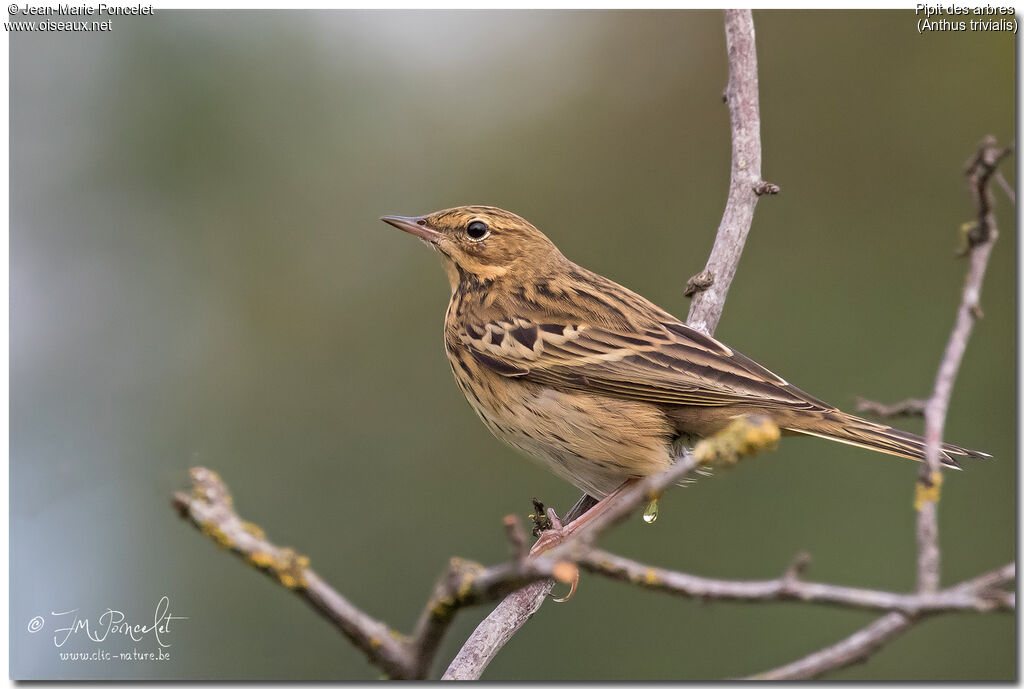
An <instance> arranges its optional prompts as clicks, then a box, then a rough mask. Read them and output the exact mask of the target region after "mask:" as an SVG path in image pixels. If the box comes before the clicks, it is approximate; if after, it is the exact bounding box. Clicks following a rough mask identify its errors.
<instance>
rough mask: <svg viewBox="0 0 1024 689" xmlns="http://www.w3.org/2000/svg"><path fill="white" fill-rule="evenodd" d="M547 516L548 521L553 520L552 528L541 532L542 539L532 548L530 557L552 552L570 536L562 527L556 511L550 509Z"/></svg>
mask: <svg viewBox="0 0 1024 689" xmlns="http://www.w3.org/2000/svg"><path fill="white" fill-rule="evenodd" d="M547 515H548V519H549V520H551V528H550V529H545V530H544V531H541V533H540V538H538V539H537V542H536V543H534V544H533V547H532V548H530V557H536V556H537V555H540V554H541V553H543V552H544V551H546V550H551V549H552V548H554V547H555V546H556V545H559V544H560V543H561V542H562V541H563V540H564V539H565V538H566V536H568V535H569V532H568V530H567V529H566V528H565V527H564V526H563V525H562V520H561V519H559V518H558V513H556V512H555V510H553V509H552V508H550V507H549V508H548V509H547Z"/></svg>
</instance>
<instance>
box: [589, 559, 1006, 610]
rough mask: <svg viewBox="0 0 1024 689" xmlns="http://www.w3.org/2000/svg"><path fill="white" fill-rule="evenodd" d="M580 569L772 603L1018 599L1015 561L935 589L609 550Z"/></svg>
mask: <svg viewBox="0 0 1024 689" xmlns="http://www.w3.org/2000/svg"><path fill="white" fill-rule="evenodd" d="M577 562H578V564H579V566H580V569H583V570H586V571H589V572H592V573H595V574H600V575H602V576H605V577H609V578H611V579H617V580H619V581H625V582H629V583H631V584H635V585H637V586H641V587H643V588H647V589H651V590H654V591H661V592H664V593H671V594H674V595H678V596H682V597H684V598H696V599H699V600H732V601H744V602H767V601H787V600H795V601H802V602H805V603H820V604H824V605H834V606H837V607H845V608H856V609H860V610H880V611H883V612H884V611H898V612H903V613H906V614H909V615H918V614H922V613H926V612H940V611H941V612H957V611H959V612H988V611H990V610H1013V609H1014V601H1013V600H1012V599H1011V598H1009V595H1010V594H1009V592H1007V591H1005V590H1003V589H1002V588H1000V587H1002V586H1004V585H1005V584H1007V583H1009V582H1012V581H1013V580H1014V577H1015V575H1016V569H1015V565H1014V564H1013V563H1010V564H1008V565H1005V566H1003V567H1000V568H999V569H997V570H993V571H992V572H987V573H985V574H984V575H982V577H979V578H976V579H974V580H971V581H967V582H964V583H963V584H961V585H958V586H954V587H952V588H948V589H945V590H942V591H938V592H936V593H932V594H922V593H893V592H891V591H877V590H872V589H861V588H855V587H851V586H837V585H834V584H822V583H817V582H809V581H803V580H802V579H800V578H799V577H798V575H797V574H796V573H795V572H794V571H787V572H785V573H783V574H782V575H781V576H779V577H777V578H775V579H763V580H752V581H736V580H728V579H712V578H708V577H699V576H695V575H693V574H686V573H684V572H676V571H672V570H667V569H662V568H660V567H652V566H650V565H645V564H642V563H640V562H636V561H634V560H630V559H628V558H624V557H621V556H619V555H615V554H612V553H609V552H606V551H603V550H596V549H595V550H590V551H589V552H587V553H586V554H585V555H584V556H583V557H581V558H579V559H578V560H577Z"/></svg>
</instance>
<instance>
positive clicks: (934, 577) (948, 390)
mask: <svg viewBox="0 0 1024 689" xmlns="http://www.w3.org/2000/svg"><path fill="white" fill-rule="evenodd" d="M1011 152H1012V148H1009V147H1005V148H1004V147H1001V146H998V145H996V140H995V139H994V138H993V137H991V136H989V137H986V138H985V140H984V141H983V142H982V143H981V145H980V146H979V147H978V151H977V153H976V154H975V155H974V156H973V157H972V158H971V159H970V160H969V161H968V163H967V166H966V170H965V174H966V175H967V183H968V187H969V188H970V191H971V194H972V195H973V196H974V203H975V206H976V207H977V221H976V223H975V225H974V227H973V228H972V229H971V230H970V232H969V233H968V236H967V238H968V245H969V249H968V250H969V251H970V267H969V268H968V271H967V277H966V279H965V280H964V289H963V295H962V297H961V300H960V306H959V308H958V309H957V314H956V322H955V324H954V326H953V332H952V333H951V334H950V336H949V342H948V343H947V344H946V351H945V353H944V354H943V356H942V362H941V363H940V364H939V370H938V373H937V374H936V376H935V387H934V389H933V392H932V395H931V397H930V398H929V399H928V402H927V404H926V405H925V413H924V418H925V430H924V437H925V460H926V461H925V464H923V465H922V467H921V473H920V475H919V477H918V486H917V494H918V499H917V500H916V501H915V503H916V505H917V508H918V512H917V547H918V559H917V586H918V589H919V590H920V591H925V592H927V591H935V590H936V589H938V587H939V560H940V552H939V544H938V532H939V528H938V499H939V493H938V489H939V487H940V481H941V473H940V471H941V465H942V463H941V461H940V458H939V448H940V447H941V445H942V433H943V428H944V426H945V424H946V413H947V411H948V410H949V400H950V397H951V396H952V394H953V383H954V381H955V380H956V376H957V372H958V371H959V370H960V362H961V361H962V360H963V356H964V351H965V350H966V349H967V339H968V338H969V337H970V335H971V331H972V330H973V328H974V321H975V320H976V315H977V314H978V313H980V309H981V306H980V302H981V285H982V281H983V280H984V278H985V270H986V268H988V259H989V255H990V254H991V253H992V246H993V245H994V244H995V241H996V238H997V237H998V236H999V231H998V230H997V228H996V219H995V213H994V212H993V209H994V203H995V201H994V199H993V196H992V191H991V189H990V188H989V181H990V180H991V178H992V175H993V174H994V173H995V172H996V170H997V166H998V165H999V162H1000V161H1001V160H1002V159H1003V158H1005V157H1006V156H1008V155H1009V154H1010V153H1011ZM921 496H927V497H928V498H930V499H921Z"/></svg>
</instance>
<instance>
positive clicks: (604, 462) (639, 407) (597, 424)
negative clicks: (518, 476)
mask: <svg viewBox="0 0 1024 689" xmlns="http://www.w3.org/2000/svg"><path fill="white" fill-rule="evenodd" d="M445 350H446V353H447V355H448V361H449V363H450V364H451V368H452V373H453V375H454V376H455V381H456V383H457V384H458V386H459V388H460V389H461V390H462V392H463V394H464V395H465V396H466V399H467V401H469V404H470V406H472V407H473V410H474V411H475V412H476V413H477V415H478V416H479V417H480V419H481V421H483V423H484V425H485V426H486V427H487V428H488V430H490V432H491V433H492V434H493V435H494V436H495V437H497V438H499V439H501V440H503V441H505V442H506V443H508V444H509V445H511V446H513V447H515V448H517V449H518V450H520V451H522V452H524V453H525V454H527V455H529V456H530V457H533V458H534V459H537V460H539V461H540V462H541V463H542V464H544V465H545V466H547V467H548V468H549V469H550V470H552V471H553V472H554V473H555V474H557V475H559V476H561V477H562V478H564V479H566V480H567V481H569V482H570V483H572V484H573V485H575V486H576V487H578V488H580V489H581V490H584V491H586V492H587V493H589V494H590V495H593V496H595V497H602V496H604V495H607V494H608V493H610V492H611V491H613V490H614V489H615V488H617V487H618V486H619V484H621V483H622V481H624V480H626V479H627V478H635V477H639V476H647V475H649V474H652V473H655V472H657V471H661V470H663V469H665V468H667V467H668V466H669V464H670V462H671V450H670V443H671V439H672V436H673V435H674V431H673V429H672V426H671V424H670V423H669V421H668V419H667V418H666V416H665V414H664V413H663V412H662V411H661V410H660V409H659V408H658V407H656V406H655V405H652V404H648V403H645V402H635V401H629V400H620V399H614V398H609V397H602V396H596V395H588V394H584V393H579V392H572V391H561V390H557V389H554V388H551V387H547V386H543V385H539V384H536V383H533V382H531V381H529V380H522V379H518V378H508V377H505V376H502V375H499V374H497V373H495V372H493V371H491V370H489V369H487V368H484V367H483V366H480V365H479V364H478V363H477V361H476V359H474V357H473V356H472V354H471V353H470V352H469V350H468V348H467V347H466V346H465V345H463V344H462V343H461V342H459V341H458V339H457V337H449V336H448V335H447V333H446V337H445Z"/></svg>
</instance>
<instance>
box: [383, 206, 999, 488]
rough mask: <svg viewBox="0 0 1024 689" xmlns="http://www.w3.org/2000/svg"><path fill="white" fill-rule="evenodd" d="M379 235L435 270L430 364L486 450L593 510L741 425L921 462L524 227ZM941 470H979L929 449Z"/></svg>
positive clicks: (945, 449)
mask: <svg viewBox="0 0 1024 689" xmlns="http://www.w3.org/2000/svg"><path fill="white" fill-rule="evenodd" d="M381 220H383V221H384V222H386V223H388V224H390V225H392V226H394V227H396V228H398V229H400V230H403V231H405V232H407V233H409V234H411V235H413V236H414V237H417V238H419V239H420V240H422V241H423V242H425V243H426V244H427V245H428V246H430V247H431V248H433V249H434V250H435V251H436V252H437V253H438V254H439V255H440V257H441V262H442V264H443V266H444V269H445V273H446V274H447V276H448V281H449V283H450V285H451V299H450V300H449V303H448V308H447V311H446V313H445V319H444V348H445V353H446V355H447V358H448V362H449V364H450V366H451V370H452V373H453V374H454V376H455V381H456V383H457V384H458V386H459V388H460V389H461V390H462V392H463V394H465V396H466V399H467V400H468V402H469V404H470V406H471V407H472V408H473V410H474V411H475V412H476V414H477V416H479V417H480V419H481V421H483V423H484V425H485V426H486V427H487V428H488V430H490V432H491V433H492V434H493V435H495V436H496V437H497V438H499V439H501V440H503V441H505V442H506V443H508V444H509V445H511V446H512V447H514V448H516V449H518V450H520V451H522V452H523V453H525V454H526V455H528V456H530V457H533V458H534V459H537V460H539V461H540V462H541V463H542V464H543V465H545V466H546V467H547V468H549V469H550V470H551V471H553V472H554V473H555V474H556V475H558V476H560V477H562V478H563V479H565V480H567V481H568V482H569V483H571V484H573V485H574V486H576V487H577V488H579V489H580V490H582V491H584V492H585V493H587V494H588V495H591V496H592V497H594V498H596V499H601V498H605V497H607V496H609V495H611V494H612V493H613V492H615V491H616V490H617V489H619V488H620V487H621V486H623V485H624V484H625V483H626V482H628V481H632V480H637V479H640V478H643V477H646V476H649V475H652V474H655V473H657V472H660V471H663V470H665V469H667V468H669V467H670V466H671V464H672V463H673V461H675V459H676V458H677V457H678V456H679V449H680V447H683V446H685V445H687V444H691V443H693V442H695V441H696V440H698V439H700V438H704V437H708V436H711V435H713V434H715V433H717V432H719V431H721V430H722V429H724V428H726V427H727V426H728V425H729V424H730V423H732V422H733V421H734V420H736V419H738V418H742V417H744V416H752V415H759V416H764V417H767V418H769V419H770V420H771V421H772V422H774V423H775V425H777V426H778V428H779V429H780V430H781V432H782V433H783V434H784V435H802V436H816V437H818V438H824V439H827V440H832V441H836V442H840V443H846V444H848V445H854V446H857V447H860V448H866V449H868V450H873V451H876V452H881V453H886V454H890V455H895V456H897V457H904V458H907V459H912V460H917V461H923V460H924V438H922V437H921V436H919V435H915V434H913V433H909V432H906V431H902V430H899V429H896V428H892V427H891V426H887V425H884V424H881V423H876V422H873V421H869V420H867V419H863V418H860V417H857V416H854V415H852V414H848V413H846V412H843V411H841V410H840V409H838V408H837V407H835V406H833V405H831V404H828V403H827V402H824V401H822V400H820V399H818V398H816V397H813V396H811V395H810V394H808V393H806V392H804V391H803V390H801V389H799V388H797V387H796V386H794V385H791V384H790V383H788V382H787V381H786V380H785V379H783V378H782V377H780V376H778V375H776V374H775V373H772V372H771V371H769V370H768V369H767V368H765V367H764V366H762V365H760V364H758V363H757V362H755V361H753V360H752V359H750V358H748V357H746V356H744V355H743V354H741V353H740V352H738V351H737V350H735V349H733V348H732V347H729V346H727V345H725V344H723V343H721V342H719V341H718V340H716V339H715V338H713V337H710V336H709V335H707V334H705V333H703V332H701V331H699V330H696V329H694V328H691V327H689V326H687V325H686V324H685V323H683V321H681V320H680V319H679V318H677V317H675V316H673V315H672V314H671V313H669V312H668V311H666V310H664V309H662V308H660V307H658V306H656V305H655V304H653V303H652V302H651V301H649V300H647V299H646V298H644V297H642V296H640V295H639V294H637V293H635V292H633V291H632V290H630V289H628V288H626V287H623V286H622V285H620V284H618V283H616V282H614V281H612V280H610V279H608V278H606V277H604V276H602V275H599V274H597V273H595V272H592V271H590V270H587V269H586V268H583V267H581V266H579V265H577V264H575V263H573V262H572V261H570V260H569V259H568V258H566V257H565V256H564V255H563V254H562V253H561V251H559V250H558V248H557V247H556V246H555V244H554V243H553V242H552V241H551V240H550V239H548V237H547V236H546V235H544V234H543V233H542V232H541V231H540V230H538V229H537V228H536V227H534V225H532V224H531V223H530V222H528V221H527V220H525V219H524V218H522V217H520V216H518V215H516V214H515V213H511V212H509V211H506V210H502V209H500V208H496V207H494V206H478V205H474V206H460V207H457V208H449V209H446V210H440V211H436V212H433V213H429V214H427V215H421V216H398V215H385V216H383V217H381ZM940 455H941V461H942V463H943V464H944V465H946V466H948V467H951V468H960V467H959V464H958V462H957V461H956V458H957V457H972V458H982V457H989V456H990V455H988V454H986V453H983V452H978V451H975V450H969V449H966V448H963V447H960V446H958V445H953V444H949V443H946V444H943V445H942V446H941V450H940Z"/></svg>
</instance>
